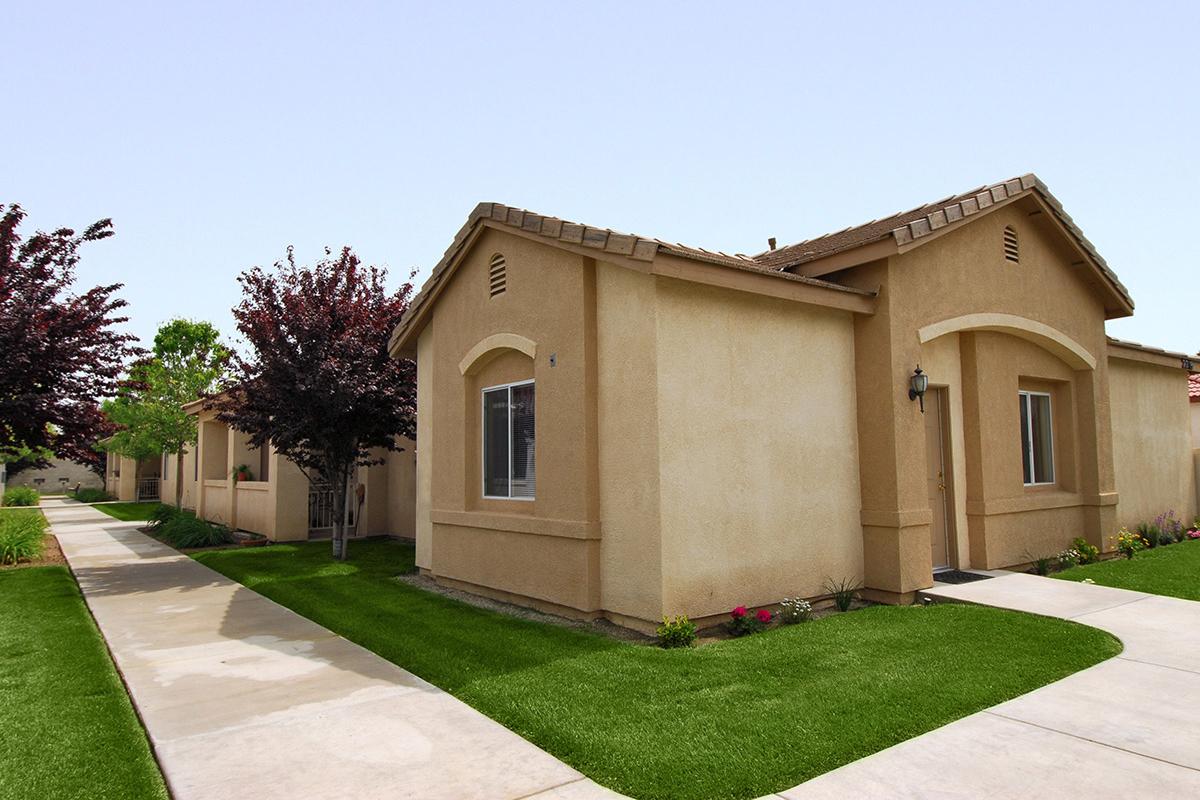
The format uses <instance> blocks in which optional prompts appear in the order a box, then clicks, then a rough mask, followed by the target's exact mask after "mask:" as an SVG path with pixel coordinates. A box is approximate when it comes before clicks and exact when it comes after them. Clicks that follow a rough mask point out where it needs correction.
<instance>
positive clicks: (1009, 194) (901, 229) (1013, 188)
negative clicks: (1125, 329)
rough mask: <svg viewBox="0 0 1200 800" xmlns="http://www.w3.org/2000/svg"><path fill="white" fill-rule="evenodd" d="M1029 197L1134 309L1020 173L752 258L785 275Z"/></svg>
mask: <svg viewBox="0 0 1200 800" xmlns="http://www.w3.org/2000/svg"><path fill="white" fill-rule="evenodd" d="M1026 193H1036V194H1037V195H1038V196H1039V197H1040V198H1041V199H1042V200H1043V201H1045V203H1046V204H1047V205H1048V206H1050V209H1051V211H1053V212H1054V215H1055V216H1056V217H1057V218H1058V220H1059V222H1061V223H1062V224H1063V226H1064V227H1065V228H1066V229H1067V230H1068V231H1069V232H1070V234H1071V236H1072V237H1073V238H1074V239H1075V240H1076V242H1078V243H1079V245H1080V247H1082V248H1083V249H1084V251H1085V252H1087V254H1088V255H1089V256H1090V257H1091V258H1092V260H1093V261H1095V263H1096V265H1097V266H1098V267H1099V269H1100V271H1101V273H1103V275H1104V277H1105V278H1107V279H1108V281H1109V282H1110V283H1111V284H1112V286H1113V288H1114V289H1115V290H1116V291H1117V293H1118V294H1119V295H1120V296H1121V298H1122V299H1123V300H1124V301H1125V302H1127V303H1128V304H1129V305H1130V306H1131V307H1132V306H1133V300H1132V298H1130V296H1129V290H1128V289H1126V288H1125V286H1124V285H1123V284H1122V283H1121V281H1120V280H1119V279H1118V278H1117V276H1116V274H1115V273H1113V271H1112V269H1111V268H1109V266H1108V263H1107V262H1105V260H1104V258H1103V257H1102V256H1101V255H1100V254H1099V253H1098V252H1096V247H1095V245H1093V244H1092V243H1091V242H1090V241H1088V239H1087V237H1086V236H1084V235H1083V231H1081V230H1080V229H1079V226H1077V225H1076V224H1075V221H1074V220H1072V219H1071V217H1070V215H1068V214H1067V212H1066V211H1065V210H1063V207H1062V203H1060V202H1058V199H1057V198H1055V197H1054V195H1052V194H1051V193H1050V190H1049V189H1048V188H1046V185H1045V184H1044V183H1042V181H1041V180H1040V179H1039V178H1038V177H1037V176H1036V175H1034V174H1033V173H1029V174H1027V175H1022V176H1020V177H1019V178H1010V179H1009V180H1006V181H1001V182H999V183H996V184H992V185H991V186H980V187H978V188H976V189H972V190H971V191H969V192H963V193H962V194H959V195H954V196H952V197H947V198H945V199H942V200H938V201H936V202H933V203H927V204H926V205H923V206H918V207H917V208H914V209H910V210H909V211H902V212H900V213H898V214H893V215H892V216H890V217H885V218H883V219H877V220H872V221H871V222H868V223H866V224H864V225H858V226H856V227H852V228H845V229H843V230H840V231H837V232H836V233H830V234H826V235H825V236H818V237H817V238H815V239H808V240H807V241H803V242H799V243H797V244H792V245H787V246H786V247H780V248H778V249H777V250H768V251H767V252H765V253H759V254H758V255H756V256H754V260H755V261H757V262H758V263H759V264H762V265H763V266H765V267H768V268H770V269H778V270H784V271H787V270H792V269H794V268H796V267H798V266H800V265H801V264H806V263H808V262H810V261H816V260H817V259H819V258H825V257H826V256H831V255H835V254H837V253H842V252H845V251H848V250H853V249H855V248H857V247H862V246H863V245H867V244H871V243H873V242H878V241H882V240H885V239H887V238H888V237H891V238H893V239H894V240H895V241H896V244H898V245H904V244H908V243H910V242H913V241H916V240H917V239H920V238H921V237H923V236H928V235H929V234H931V233H933V232H934V231H936V230H938V229H940V228H944V227H946V226H947V225H953V224H955V223H959V222H962V221H964V220H966V219H967V218H969V217H971V216H974V215H975V214H978V213H979V212H980V211H982V210H983V209H985V208H988V207H990V206H993V205H995V204H996V203H1000V202H1003V201H1005V200H1008V199H1010V198H1013V197H1017V196H1019V195H1022V194H1026Z"/></svg>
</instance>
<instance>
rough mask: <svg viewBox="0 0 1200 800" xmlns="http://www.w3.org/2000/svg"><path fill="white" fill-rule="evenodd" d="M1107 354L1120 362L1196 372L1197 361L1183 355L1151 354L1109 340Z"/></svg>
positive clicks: (1130, 345) (1148, 351)
mask: <svg viewBox="0 0 1200 800" xmlns="http://www.w3.org/2000/svg"><path fill="white" fill-rule="evenodd" d="M1107 353H1108V357H1109V358H1110V359H1112V358H1115V359H1118V360H1121V361H1136V362H1139V363H1142V364H1153V365H1155V366H1158V367H1168V368H1170V369H1178V370H1184V371H1186V372H1189V373H1192V372H1196V371H1197V370H1196V369H1195V366H1194V364H1195V363H1196V361H1197V359H1195V358H1193V357H1191V356H1187V355H1184V354H1183V353H1168V352H1153V351H1151V350H1148V349H1146V348H1144V347H1139V346H1137V345H1134V344H1128V343H1125V342H1114V341H1111V340H1110V341H1109V342H1108V348H1107ZM1185 362H1187V363H1189V364H1193V366H1192V367H1188V366H1187V365H1186V364H1185Z"/></svg>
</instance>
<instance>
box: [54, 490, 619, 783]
mask: <svg viewBox="0 0 1200 800" xmlns="http://www.w3.org/2000/svg"><path fill="white" fill-rule="evenodd" d="M42 508H43V511H45V514H46V517H47V518H48V519H49V520H50V524H51V527H52V530H53V532H54V534H55V535H56V536H57V537H58V541H59V543H60V545H61V546H62V549H63V553H64V554H65V555H66V558H67V561H68V562H69V563H70V565H71V569H72V570H73V571H74V573H75V576H76V578H77V579H78V581H79V586H80V589H81V590H82V591H83V595H84V598H85V599H86V600H87V604H88V607H89V608H90V609H91V611H92V614H93V615H94V616H95V618H96V622H97V623H98V624H99V626H100V630H101V632H102V633H103V634H104V638H105V639H106V640H107V641H108V646H109V649H110V650H111V652H112V654H113V658H114V660H115V661H116V664H117V667H118V669H119V670H120V672H121V674H122V676H123V678H124V680H125V684H126V686H127V687H128V688H129V693H130V696H131V697H132V698H133V703H134V706H135V707H136V708H137V711H138V714H139V715H140V716H141V718H142V721H143V722H144V723H145V726H146V731H147V733H148V734H149V736H150V741H151V744H152V745H153V747H154V752H155V755H156V757H157V758H158V762H159V765H160V766H161V767H162V771H163V775H164V776H165V777H166V779H167V784H168V786H169V787H170V790H171V794H172V796H173V797H174V798H175V799H176V800H208V799H209V798H213V799H214V800H215V798H228V797H253V798H256V800H270V799H271V798H281V799H282V798H287V800H294V798H298V797H305V798H309V797H311V798H330V797H346V798H350V797H353V798H375V797H380V798H382V797H388V798H420V799H421V800H435V799H436V798H447V799H451V798H453V799H454V800H463V799H465V798H479V800H516V799H517V798H525V799H527V800H591V799H592V798H609V799H611V798H618V797H620V795H617V794H615V793H613V792H610V791H608V790H606V789H603V788H602V787H600V786H598V785H596V784H595V783H593V782H592V781H590V780H588V779H586V778H584V777H583V776H582V775H581V774H580V773H579V772H576V771H575V770H574V769H572V768H570V767H568V766H567V765H566V764H563V763H562V762H561V761H559V760H558V759H556V758H554V757H552V756H551V755H549V754H548V753H545V752H543V751H542V750H540V749H538V748H537V747H535V746H534V745H532V744H530V743H529V742H527V741H525V740H524V739H522V738H521V737H520V736H518V735H516V734H515V733H513V732H511V731H509V730H508V729H507V728H504V727H503V726H502V725H500V724H498V723H496V722H493V721H492V720H490V719H488V718H487V717H485V716H484V715H482V714H480V713H479V712H477V711H475V710H474V709H472V708H470V707H469V706H467V705H466V704H464V703H462V702H460V701H458V700H456V699H455V698H453V697H451V696H450V695H448V694H446V693H445V692H443V691H442V690H440V689H438V688H437V687H435V686H433V685H431V684H429V683H426V682H425V681H423V680H421V679H420V678H418V677H416V676H415V675H413V674H411V673H409V672H406V671H404V670H402V669H400V668H399V667H397V666H395V665H394V664H392V663H391V662H389V661H386V660H384V659H382V658H380V657H378V656H376V655H374V654H373V653H371V652H369V651H368V650H365V649H363V648H362V647H359V646H358V645H355V644H353V643H351V642H348V641H346V640H345V639H342V638H341V637H339V636H336V635H334V634H333V633H332V632H330V631H328V630H326V629H325V628H322V627H321V626H320V625H317V624H316V623H314V622H312V621H310V620H308V619H306V618H304V617H301V616H299V615H298V614H295V613H293V612H292V611H289V610H288V609H286V608H283V607H282V606H280V605H277V604H276V603H273V602H272V601H270V600H267V599H266V598H264V597H262V596H261V595H259V594H257V593H255V592H252V591H250V590H249V589H246V588H244V587H242V586H241V585H239V584H237V583H234V582H233V581H231V580H229V579H227V578H225V577H223V576H221V575H219V574H218V573H216V572H213V571H212V570H210V569H208V568H207V567H204V566H202V565H200V564H198V563H196V562H195V561H193V560H192V559H190V558H188V557H186V556H183V555H180V554H179V553H177V552H176V551H175V550H172V549H171V548H169V547H166V546H165V545H162V544H160V543H158V542H156V541H154V540H153V539H151V538H149V537H148V536H145V535H143V534H141V533H138V532H137V530H136V528H137V527H138V526H140V525H142V524H144V523H122V522H119V521H117V520H114V519H112V518H111V517H109V516H107V515H105V514H102V513H101V512H99V511H96V510H95V509H92V508H89V507H88V506H83V505H79V504H77V503H73V502H71V501H64V500H47V501H44V502H43V505H42Z"/></svg>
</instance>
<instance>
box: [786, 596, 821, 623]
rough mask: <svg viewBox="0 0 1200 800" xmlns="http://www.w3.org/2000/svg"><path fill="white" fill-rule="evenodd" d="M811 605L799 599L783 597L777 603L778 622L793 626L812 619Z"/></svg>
mask: <svg viewBox="0 0 1200 800" xmlns="http://www.w3.org/2000/svg"><path fill="white" fill-rule="evenodd" d="M812 614H813V607H812V603H810V602H808V601H807V600H805V599H803V598H800V597H785V598H783V599H782V600H780V601H779V621H780V622H782V623H783V624H784V625H795V624H797V623H800V622H808V621H809V620H810V619H812Z"/></svg>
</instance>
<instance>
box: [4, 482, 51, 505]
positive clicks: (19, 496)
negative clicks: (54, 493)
mask: <svg viewBox="0 0 1200 800" xmlns="http://www.w3.org/2000/svg"><path fill="white" fill-rule="evenodd" d="M41 499H42V496H41V495H40V494H38V490H37V489H34V488H33V487H30V486H14V487H13V488H11V489H9V490H8V491H7V492H5V493H4V505H6V506H36V505H37V504H38V503H39V502H41Z"/></svg>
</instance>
